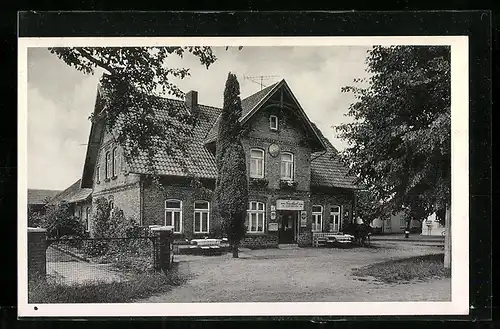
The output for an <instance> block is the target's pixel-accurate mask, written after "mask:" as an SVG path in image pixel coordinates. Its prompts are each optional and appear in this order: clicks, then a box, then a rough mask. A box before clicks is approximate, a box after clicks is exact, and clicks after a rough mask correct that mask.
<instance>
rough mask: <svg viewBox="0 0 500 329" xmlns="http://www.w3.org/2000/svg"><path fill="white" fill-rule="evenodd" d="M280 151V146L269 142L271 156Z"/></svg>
mask: <svg viewBox="0 0 500 329" xmlns="http://www.w3.org/2000/svg"><path fill="white" fill-rule="evenodd" d="M279 153H280V147H279V146H278V145H276V144H271V145H270V146H269V154H271V156H273V157H275V156H277V155H278V154H279Z"/></svg>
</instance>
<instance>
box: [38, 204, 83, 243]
mask: <svg viewBox="0 0 500 329" xmlns="http://www.w3.org/2000/svg"><path fill="white" fill-rule="evenodd" d="M40 227H42V228H45V229H47V236H48V237H50V238H58V237H61V236H68V235H69V236H78V237H84V236H85V235H86V232H85V226H84V225H83V223H82V222H81V221H80V219H78V218H77V217H75V216H73V212H72V211H71V206H70V205H69V204H68V203H66V202H60V203H59V204H57V205H50V206H47V211H46V213H45V214H44V215H42V216H41V220H40Z"/></svg>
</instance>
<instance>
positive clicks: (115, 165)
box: [113, 147, 118, 177]
mask: <svg viewBox="0 0 500 329" xmlns="http://www.w3.org/2000/svg"><path fill="white" fill-rule="evenodd" d="M117 174H118V149H117V148H116V147H115V148H114V149H113V177H116V176H117Z"/></svg>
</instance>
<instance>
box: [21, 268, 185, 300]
mask: <svg viewBox="0 0 500 329" xmlns="http://www.w3.org/2000/svg"><path fill="white" fill-rule="evenodd" d="M185 281H186V278H185V277H183V276H182V275H180V273H179V272H178V271H177V269H176V268H173V269H172V270H170V271H169V272H168V273H167V274H164V273H161V272H150V273H142V274H137V275H134V276H133V277H131V279H130V280H127V281H123V282H99V281H90V282H85V283H82V284H74V285H64V284H60V283H51V282H46V281H41V280H32V281H30V282H29V283H28V301H29V303H43V304H50V303H127V302H133V301H134V300H136V299H142V298H148V297H150V296H153V295H156V294H159V293H164V292H167V291H169V290H170V289H172V288H173V287H176V286H179V285H181V284H183V283H184V282H185Z"/></svg>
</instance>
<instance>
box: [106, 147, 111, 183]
mask: <svg viewBox="0 0 500 329" xmlns="http://www.w3.org/2000/svg"><path fill="white" fill-rule="evenodd" d="M105 170H106V179H108V178H109V175H111V159H110V154H109V152H106V168H105Z"/></svg>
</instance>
